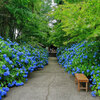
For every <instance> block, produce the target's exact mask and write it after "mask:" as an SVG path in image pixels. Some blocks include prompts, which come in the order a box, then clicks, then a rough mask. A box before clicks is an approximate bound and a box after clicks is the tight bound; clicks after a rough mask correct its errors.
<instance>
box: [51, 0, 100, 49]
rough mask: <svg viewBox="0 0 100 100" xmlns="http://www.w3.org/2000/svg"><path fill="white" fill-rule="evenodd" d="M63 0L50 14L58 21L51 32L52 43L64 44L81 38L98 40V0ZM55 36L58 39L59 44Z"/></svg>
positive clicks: (99, 3)
mask: <svg viewBox="0 0 100 100" xmlns="http://www.w3.org/2000/svg"><path fill="white" fill-rule="evenodd" d="M63 1H64V4H62V5H58V8H56V9H55V11H54V13H52V14H51V15H52V17H54V19H56V20H57V21H58V23H56V24H55V26H54V31H53V34H51V37H52V38H50V40H51V41H52V43H53V44H54V45H55V46H58V47H59V46H60V45H62V44H63V46H64V45H67V44H69V43H76V42H80V41H83V40H99V38H100V0H63ZM59 23H60V26H59ZM58 30H60V31H59V32H58ZM59 34H60V35H59ZM62 37H63V38H62ZM56 38H57V39H59V40H60V43H59V45H58V44H57V42H58V41H56Z"/></svg>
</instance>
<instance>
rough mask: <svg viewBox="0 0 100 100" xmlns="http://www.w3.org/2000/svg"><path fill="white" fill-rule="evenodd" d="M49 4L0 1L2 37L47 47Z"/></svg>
mask: <svg viewBox="0 0 100 100" xmlns="http://www.w3.org/2000/svg"><path fill="white" fill-rule="evenodd" d="M45 1H47V2H45ZM49 3H50V1H48V0H0V35H1V36H2V37H4V39H7V38H8V37H9V39H10V40H12V41H15V40H16V39H17V41H18V42H20V41H21V40H23V41H27V42H32V44H36V42H37V43H42V44H44V45H47V44H46V43H47V38H48V33H49V27H48V22H49V21H48V20H49V19H48V18H47V13H48V11H50V9H51V8H50V4H49ZM37 5H38V6H37ZM25 37H27V38H25ZM29 40H30V41H29ZM33 41H34V42H33Z"/></svg>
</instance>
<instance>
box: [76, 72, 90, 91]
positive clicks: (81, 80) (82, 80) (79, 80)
mask: <svg viewBox="0 0 100 100" xmlns="http://www.w3.org/2000/svg"><path fill="white" fill-rule="evenodd" d="M88 82H89V80H88V78H87V77H86V76H85V75H84V74H78V73H76V74H75V83H78V91H80V89H86V92H87V91H88ZM81 83H86V86H85V87H83V86H82V85H81Z"/></svg>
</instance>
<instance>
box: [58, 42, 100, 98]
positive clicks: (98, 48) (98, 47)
mask: <svg viewBox="0 0 100 100" xmlns="http://www.w3.org/2000/svg"><path fill="white" fill-rule="evenodd" d="M57 58H58V62H59V64H61V65H62V67H64V68H65V71H67V72H68V73H71V74H72V75H74V74H75V73H83V74H85V75H86V76H87V77H88V78H89V81H90V87H91V90H92V92H91V94H92V96H96V95H99V96H100V41H94V42H87V41H84V42H81V43H77V44H73V45H72V46H70V47H65V48H64V47H63V48H59V49H58V51H57Z"/></svg>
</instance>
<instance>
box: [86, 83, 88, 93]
mask: <svg viewBox="0 0 100 100" xmlns="http://www.w3.org/2000/svg"><path fill="white" fill-rule="evenodd" d="M87 91H88V82H86V92H87Z"/></svg>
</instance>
